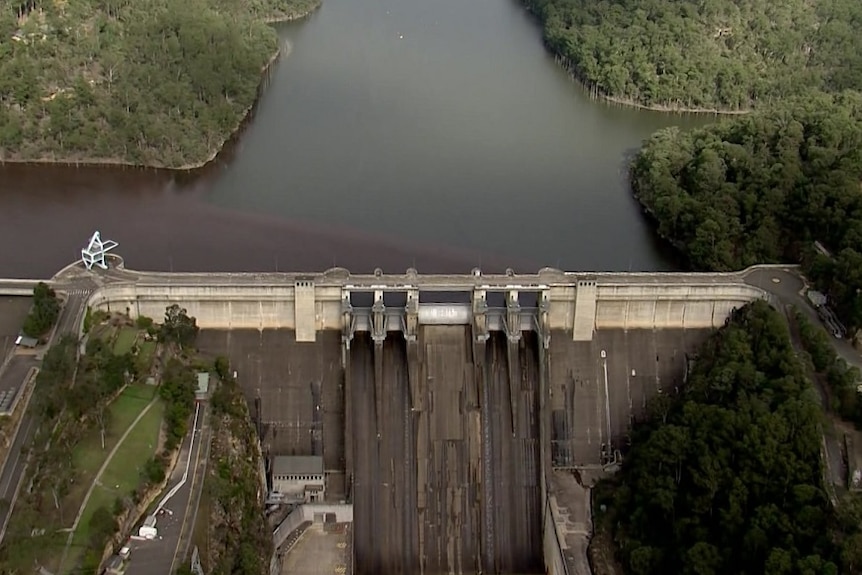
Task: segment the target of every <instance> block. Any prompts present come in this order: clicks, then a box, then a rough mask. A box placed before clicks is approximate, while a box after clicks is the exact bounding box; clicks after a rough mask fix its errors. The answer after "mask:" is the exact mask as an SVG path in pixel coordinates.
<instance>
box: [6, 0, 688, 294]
mask: <svg viewBox="0 0 862 575" xmlns="http://www.w3.org/2000/svg"><path fill="white" fill-rule="evenodd" d="M280 32H281V34H282V36H283V37H284V39H286V40H288V41H289V42H290V43H291V45H292V51H291V53H290V56H289V57H287V58H284V59H282V60H281V61H280V63H279V64H278V65H277V66H276V68H275V69H274V70H273V72H272V75H271V82H270V84H269V86H268V88H267V90H266V92H265V95H264V97H263V99H262V101H261V102H260V106H259V108H258V110H257V112H256V115H255V117H254V118H253V121H252V122H251V123H250V124H249V127H248V128H247V129H246V130H244V132H243V133H242V134H241V136H240V138H239V139H238V142H237V143H236V145H235V146H232V147H231V149H229V150H228V151H227V152H226V153H225V154H224V155H223V156H222V157H220V158H219V160H218V161H217V162H216V163H214V164H213V165H211V166H209V167H208V169H206V170H203V172H202V173H199V174H196V175H195V176H193V177H190V176H177V175H174V174H169V173H164V172H155V171H139V170H117V169H69V168H47V167H36V168H33V167H15V168H3V169H0V190H1V191H2V192H0V241H2V242H3V244H4V246H7V247H6V248H4V249H3V250H2V251H0V275H2V276H7V277H9V276H17V277H38V276H45V275H50V274H51V273H52V272H53V271H54V270H56V269H58V268H60V267H62V266H63V265H64V264H66V263H68V262H69V261H70V260H71V259H73V258H75V257H76V256H77V255H78V254H79V253H80V248H81V247H83V243H84V242H85V241H86V239H87V238H88V237H89V235H90V234H91V233H92V232H93V230H95V229H100V230H101V231H102V232H103V236H104V237H106V238H111V239H115V240H117V241H119V242H120V248H119V250H118V251H119V253H120V254H121V255H123V256H124V257H125V258H126V261H127V265H128V266H129V267H134V268H139V269H155V270H206V271H217V270H226V271H230V270H249V271H258V270H273V269H280V270H303V271H315V270H322V269H325V268H327V267H330V266H332V265H342V266H345V267H348V268H350V269H352V270H354V271H370V270H371V269H373V268H374V267H378V266H379V267H383V268H384V269H389V270H391V271H400V270H403V269H404V268H406V267H408V266H411V265H414V266H416V267H418V268H419V269H420V271H425V272H432V271H446V272H451V271H461V272H467V271H469V269H470V268H471V267H473V266H475V265H479V266H481V267H483V269H488V270H492V269H494V270H502V269H504V268H505V267H513V268H515V269H517V270H519V271H535V270H536V269H538V268H539V267H542V266H546V265H549V266H556V267H561V268H564V269H568V270H623V271H625V270H661V269H670V268H672V267H673V265H674V264H673V262H672V261H671V260H669V259H668V256H667V253H666V251H665V250H663V249H661V247H660V246H659V245H658V242H657V240H656V239H655V238H654V237H653V234H652V232H651V231H650V228H649V225H648V224H647V222H646V221H645V220H644V219H643V217H642V215H641V213H640V211H639V209H638V206H637V205H636V203H635V202H634V201H633V200H632V198H631V196H630V193H629V190H628V186H627V184H626V181H625V176H624V172H623V166H624V158H625V156H626V154H627V153H631V151H632V150H633V149H635V148H636V147H637V146H638V145H639V143H640V142H641V141H642V140H643V138H645V137H647V136H648V135H649V134H650V133H651V132H652V131H654V130H656V129H658V128H660V127H662V126H666V125H669V124H674V123H676V124H679V123H685V124H690V123H691V122H692V120H690V119H685V118H681V117H679V116H668V115H661V114H657V113H651V112H643V111H636V110H630V109H624V108H619V107H613V106H608V105H605V104H602V103H600V102H595V101H592V100H590V99H589V98H588V97H587V96H586V94H585V93H584V92H583V91H582V90H581V89H580V88H579V87H578V86H577V85H576V84H574V83H573V82H572V81H571V80H570V78H569V77H568V75H567V74H566V73H565V72H564V71H563V70H561V69H560V68H559V67H558V66H557V65H556V64H555V63H554V61H553V58H552V57H551V56H550V55H549V54H548V53H547V52H546V51H545V49H544V48H543V46H542V42H541V31H540V29H539V27H538V25H537V24H536V22H535V21H534V20H533V19H532V18H531V17H530V16H529V15H528V14H527V13H526V12H525V11H524V10H523V8H522V7H521V6H520V5H519V4H518V3H517V2H515V1H514V0H471V1H470V2H463V1H458V0H433V1H431V2H427V1H420V0H401V1H399V0H370V1H369V0H325V2H324V5H323V6H322V7H321V9H320V10H319V11H318V12H317V13H315V14H314V15H313V16H312V17H310V18H309V19H308V20H307V21H304V22H299V23H293V24H290V25H286V26H283V27H281V28H280Z"/></svg>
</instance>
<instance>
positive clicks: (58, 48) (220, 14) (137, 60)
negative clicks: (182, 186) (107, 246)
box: [0, 0, 318, 167]
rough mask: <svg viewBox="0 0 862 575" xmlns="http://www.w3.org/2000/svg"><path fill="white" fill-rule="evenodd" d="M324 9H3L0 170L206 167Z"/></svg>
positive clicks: (243, 2) (102, 4)
mask: <svg viewBox="0 0 862 575" xmlns="http://www.w3.org/2000/svg"><path fill="white" fill-rule="evenodd" d="M317 1H318V0H293V1H290V0H76V1H74V2H69V1H65V0H0V162H2V161H12V160H18V161H20V160H40V161H68V162H122V163H131V164H140V165H148V166H164V167H189V166H194V165H198V164H201V163H204V162H206V161H207V160H208V159H210V158H211V157H212V156H213V154H214V153H215V152H217V151H218V150H219V149H220V148H221V146H222V145H223V143H224V142H225V140H226V139H227V138H228V137H229V136H230V134H231V133H232V132H233V131H235V129H236V128H237V127H238V125H239V124H240V122H241V120H242V118H243V117H244V116H245V114H246V113H247V111H248V109H249V108H250V107H251V106H252V104H253V103H254V101H255V98H256V97H257V90H258V86H259V85H260V81H261V77H262V71H263V69H264V68H265V67H266V65H267V63H268V62H269V61H270V60H271V59H272V57H273V56H274V55H275V54H276V52H277V47H278V38H277V36H276V33H275V30H274V29H273V28H272V27H271V26H269V25H267V24H266V23H265V21H268V20H275V19H285V18H291V17H296V16H299V15H302V14H303V13H304V12H307V11H308V10H311V9H312V8H313V7H314V6H315V5H316V2H317Z"/></svg>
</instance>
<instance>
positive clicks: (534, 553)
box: [198, 325, 711, 575]
mask: <svg viewBox="0 0 862 575" xmlns="http://www.w3.org/2000/svg"><path fill="white" fill-rule="evenodd" d="M710 331H711V330H709V329H700V330H697V329H677V330H674V329H665V330H650V329H636V330H624V329H608V330H597V331H596V332H595V334H594V337H593V339H592V340H591V341H573V339H572V336H571V332H566V331H554V332H553V333H552V336H551V338H550V341H549V347H548V348H547V349H545V348H543V347H542V342H541V337H540V335H539V334H537V333H535V332H531V331H522V332H521V333H520V337H519V338H517V337H516V338H513V339H510V338H509V337H508V336H507V334H506V333H505V332H503V331H491V332H490V333H489V334H488V339H487V340H485V341H484V342H482V338H477V337H476V334H475V333H474V331H473V328H472V326H470V325H421V326H420V327H419V329H418V331H417V336H416V338H415V340H413V341H408V340H407V339H405V336H404V335H403V333H402V332H397V331H390V332H389V333H388V334H386V335H385V338H382V339H381V338H379V337H378V341H377V342H375V341H374V339H373V338H372V333H371V332H369V331H357V332H356V333H355V334H354V336H353V339H352V341H351V342H350V346H349V348H346V347H345V345H344V342H343V340H342V338H341V334H339V333H338V332H336V331H324V332H321V333H319V334H318V337H317V341H316V342H297V341H296V340H297V337H296V333H295V332H294V331H293V330H203V331H202V332H201V334H200V336H199V340H198V346H199V347H200V349H201V350H202V351H205V352H208V353H210V354H211V355H213V356H215V355H227V356H228V357H229V358H230V360H231V365H232V366H233V369H236V370H237V371H238V372H239V382H240V385H241V387H242V389H243V392H244V394H245V396H246V399H247V401H248V404H249V410H250V413H251V416H252V418H253V419H254V422H255V424H256V426H257V428H258V431H259V433H260V436H261V443H262V445H263V448H264V453H265V455H268V456H269V455H290V454H296V455H310V454H318V455H323V457H324V466H325V471H326V476H327V479H326V480H327V500H329V501H334V502H337V501H341V500H347V501H350V502H352V503H353V506H354V507H353V509H354V513H353V517H354V530H353V533H354V541H353V552H354V564H353V573H355V574H356V575H371V574H373V575H414V574H422V575H426V574H427V575H444V574H445V575H449V574H453V575H454V574H461V573H464V574H470V573H479V572H483V573H495V574H501V575H504V574H508V575H515V574H517V575H525V574H530V573H542V572H545V562H546V561H548V560H549V558H548V557H544V556H543V552H547V549H548V547H547V541H545V542H544V543H545V546H543V535H546V536H547V534H548V533H549V531H548V530H549V527H548V525H547V524H545V525H543V516H546V515H547V513H543V511H546V509H544V506H545V501H544V500H543V489H542V481H543V475H542V468H541V465H542V464H541V452H542V443H541V441H540V438H541V437H542V434H541V432H540V426H541V425H542V424H543V423H542V422H543V421H544V422H546V423H545V425H547V430H548V431H547V435H545V437H546V440H545V441H546V449H547V454H548V456H549V460H548V462H547V465H548V470H550V469H551V468H554V469H563V470H565V469H569V468H580V467H583V466H587V467H589V466H593V467H595V466H601V465H603V464H606V463H608V462H609V461H610V460H612V459H613V458H614V456H615V452H616V451H617V450H619V448H620V447H621V446H622V445H623V443H624V442H625V436H626V434H627V430H628V429H629V426H630V425H631V422H632V421H633V420H634V419H636V418H638V417H640V416H642V415H643V413H644V410H645V406H646V401H647V399H649V398H650V397H652V396H654V395H655V394H657V393H663V392H665V391H670V390H672V389H673V388H674V387H676V386H678V385H681V384H682V381H683V377H684V373H685V370H686V365H687V362H688V360H689V356H688V355H687V354H688V353H690V352H691V351H693V350H694V349H696V348H697V346H698V345H699V344H700V343H701V342H702V341H703V340H704V339H705V338H706V337H707V336H708V334H709V333H710ZM543 360H544V361H545V362H546V366H545V369H546V377H547V379H546V382H547V385H546V389H545V393H546V394H547V397H546V398H545V399H544V400H543V399H542V398H541V397H540V393H541V390H540V381H541V376H540V374H541V370H542V369H543V367H542V361H543ZM543 406H544V407H543ZM542 409H545V412H544V415H542ZM609 437H610V438H611V439H610V441H609V440H608V438H609ZM557 504H558V505H560V506H564V505H565V504H566V503H565V501H564V500H561V499H558V500H557ZM550 529H551V531H550V532H551V533H553V528H552V527H551V528H550ZM550 560H552V561H553V559H550Z"/></svg>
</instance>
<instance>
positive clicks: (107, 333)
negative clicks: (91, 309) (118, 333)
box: [90, 323, 114, 343]
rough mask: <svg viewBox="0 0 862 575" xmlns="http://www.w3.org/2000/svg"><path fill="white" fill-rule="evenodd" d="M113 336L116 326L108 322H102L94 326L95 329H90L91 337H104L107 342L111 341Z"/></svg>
mask: <svg viewBox="0 0 862 575" xmlns="http://www.w3.org/2000/svg"><path fill="white" fill-rule="evenodd" d="M113 336H114V328H113V326H111V325H110V324H107V323H100V324H99V325H95V326H93V329H91V330H90V338H92V339H102V340H105V342H106V343H109V342H110V341H111V338H112V337H113Z"/></svg>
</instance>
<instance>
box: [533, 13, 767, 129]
mask: <svg viewBox="0 0 862 575" xmlns="http://www.w3.org/2000/svg"><path fill="white" fill-rule="evenodd" d="M520 1H521V4H522V6H523V7H524V9H525V10H526V11H527V12H528V13H529V14H530V15H531V16H532V17H533V18H535V20H536V22H537V23H538V25H539V27H540V29H541V32H542V44H543V45H544V46H545V50H547V51H548V53H549V54H551V55H552V56H553V57H554V62H556V63H557V65H559V66H560V67H561V68H563V69H564V70H565V71H566V73H567V74H568V75H569V76H570V77H571V78H572V80H573V81H575V82H577V83H578V84H579V85H580V86H581V88H583V89H584V90H585V91H586V92H587V95H588V96H589V97H590V99H591V100H601V101H604V102H605V103H606V104H616V105H617V106H623V107H626V108H632V109H634V110H642V111H645V112H659V113H662V114H680V115H683V114H698V115H701V114H712V115H713V116H742V115H745V114H749V113H751V111H752V110H750V109H747V110H721V109H716V108H685V107H673V106H648V105H646V104H641V103H640V102H636V101H633V100H626V99H625V98H620V97H618V96H611V95H610V94H606V93H604V92H601V91H599V90H598V89H596V87H595V84H594V83H593V84H592V85H590V84H591V83H590V82H588V81H587V80H585V79H584V78H583V77H582V75H581V74H580V73H579V72H578V69H577V67H576V66H574V65H573V64H572V63H571V61H569V59H568V58H567V57H566V56H564V55H563V54H561V53H560V52H559V51H557V50H555V49H554V48H552V47H551V46H549V45H548V42H547V41H546V40H545V22H544V20H542V17H541V16H540V15H539V14H538V13H537V12H536V11H535V10H533V8H532V7H531V6H530V4H529V3H528V2H525V0H520Z"/></svg>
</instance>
